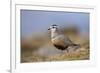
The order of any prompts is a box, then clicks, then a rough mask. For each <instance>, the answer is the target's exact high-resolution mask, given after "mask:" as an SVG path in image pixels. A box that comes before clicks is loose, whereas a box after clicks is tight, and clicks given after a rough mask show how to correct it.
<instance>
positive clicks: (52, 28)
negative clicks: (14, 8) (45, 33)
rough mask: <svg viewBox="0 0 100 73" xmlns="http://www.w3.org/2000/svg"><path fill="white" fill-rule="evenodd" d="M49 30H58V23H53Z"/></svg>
mask: <svg viewBox="0 0 100 73" xmlns="http://www.w3.org/2000/svg"><path fill="white" fill-rule="evenodd" d="M48 30H50V31H56V30H57V25H55V24H53V25H51V26H50V27H49V29H48Z"/></svg>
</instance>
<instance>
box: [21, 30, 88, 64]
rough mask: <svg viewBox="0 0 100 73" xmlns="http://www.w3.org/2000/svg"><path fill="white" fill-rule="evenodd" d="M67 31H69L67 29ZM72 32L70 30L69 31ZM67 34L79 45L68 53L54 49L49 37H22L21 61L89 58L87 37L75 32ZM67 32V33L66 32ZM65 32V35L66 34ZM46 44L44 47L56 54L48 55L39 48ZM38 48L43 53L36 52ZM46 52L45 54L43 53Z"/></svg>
mask: <svg viewBox="0 0 100 73" xmlns="http://www.w3.org/2000/svg"><path fill="white" fill-rule="evenodd" d="M68 32H69V31H68ZM71 32H72V31H71ZM75 33H76V32H74V34H71V33H70V35H69V37H70V39H71V40H72V41H73V42H74V43H78V44H80V45H81V47H80V48H78V49H77V50H75V51H71V52H69V53H67V52H65V53H62V54H61V53H59V52H57V51H58V50H55V49H56V48H55V47H53V45H51V43H50V39H48V38H47V37H45V36H44V37H42V38H41V36H39V37H37V38H34V37H33V38H30V39H28V40H26V39H24V40H22V41H21V62H22V63H26V62H28V63H29V62H45V61H71V60H89V58H90V57H89V55H90V47H89V39H88V38H83V37H82V36H80V35H77V34H75ZM68 34H69V33H68ZM68 34H67V35H68ZM46 44H47V45H49V46H46V47H45V48H44V49H46V50H48V51H49V50H50V49H51V48H52V49H53V50H54V51H55V53H57V54H53V55H49V54H48V52H47V51H45V50H44V49H43V48H42V49H43V50H42V49H41V47H42V46H44V45H46ZM39 50H42V51H44V52H42V53H43V55H41V54H39V53H37V52H38V51H39ZM45 53H46V54H45ZM49 53H51V54H52V51H49Z"/></svg>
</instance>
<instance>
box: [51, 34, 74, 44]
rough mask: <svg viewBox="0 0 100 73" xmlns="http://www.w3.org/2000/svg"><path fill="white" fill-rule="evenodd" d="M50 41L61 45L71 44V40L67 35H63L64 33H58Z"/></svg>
mask: <svg viewBox="0 0 100 73" xmlns="http://www.w3.org/2000/svg"><path fill="white" fill-rule="evenodd" d="M52 43H53V44H56V45H61V46H68V45H69V44H72V42H71V40H70V39H69V38H68V37H65V36H64V35H59V36H57V37H55V38H53V39H52Z"/></svg>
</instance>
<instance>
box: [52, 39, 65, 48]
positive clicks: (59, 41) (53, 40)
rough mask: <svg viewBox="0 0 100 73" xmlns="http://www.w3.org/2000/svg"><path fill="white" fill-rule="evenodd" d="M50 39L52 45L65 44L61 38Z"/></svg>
mask: <svg viewBox="0 0 100 73" xmlns="http://www.w3.org/2000/svg"><path fill="white" fill-rule="evenodd" d="M51 41H52V43H53V44H54V45H59V46H64V47H65V46H67V44H66V43H65V42H64V41H62V40H57V39H52V40H51Z"/></svg>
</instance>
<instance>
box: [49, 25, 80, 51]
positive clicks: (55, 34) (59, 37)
mask: <svg viewBox="0 0 100 73" xmlns="http://www.w3.org/2000/svg"><path fill="white" fill-rule="evenodd" d="M48 30H50V33H51V42H52V44H53V45H54V46H55V47H56V48H57V49H59V50H62V51H63V50H67V52H69V49H68V48H69V47H77V48H78V47H79V46H80V45H79V44H75V43H73V42H72V41H71V40H70V39H69V37H65V35H64V34H62V33H61V32H60V31H59V29H58V25H56V24H53V25H51V26H50V27H49V28H48Z"/></svg>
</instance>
